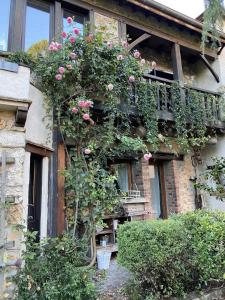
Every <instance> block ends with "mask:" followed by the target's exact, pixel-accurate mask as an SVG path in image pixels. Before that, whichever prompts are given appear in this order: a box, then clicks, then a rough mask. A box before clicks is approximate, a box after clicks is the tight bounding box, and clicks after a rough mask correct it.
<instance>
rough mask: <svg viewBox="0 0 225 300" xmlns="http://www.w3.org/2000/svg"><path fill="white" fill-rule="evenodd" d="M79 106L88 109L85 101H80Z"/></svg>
mask: <svg viewBox="0 0 225 300" xmlns="http://www.w3.org/2000/svg"><path fill="white" fill-rule="evenodd" d="M78 106H79V107H81V108H85V107H86V103H85V101H83V100H81V101H79V102H78Z"/></svg>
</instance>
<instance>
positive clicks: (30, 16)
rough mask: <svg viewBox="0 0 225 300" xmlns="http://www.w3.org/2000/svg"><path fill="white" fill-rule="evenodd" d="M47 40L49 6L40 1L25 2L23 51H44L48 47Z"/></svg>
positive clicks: (48, 35)
mask: <svg viewBox="0 0 225 300" xmlns="http://www.w3.org/2000/svg"><path fill="white" fill-rule="evenodd" d="M49 39H50V5H48V4H47V3H45V2H42V1H36V0H35V1H33V0H30V1H27V9H26V29H25V51H29V52H31V53H32V52H35V51H38V52H41V50H45V49H46V48H47V46H48V43H49ZM34 46H35V47H34ZM31 47H32V48H31ZM34 54H36V53H34Z"/></svg>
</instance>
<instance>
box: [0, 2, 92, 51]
mask: <svg viewBox="0 0 225 300" xmlns="http://www.w3.org/2000/svg"><path fill="white" fill-rule="evenodd" d="M28 2H31V3H32V2H33V3H34V5H35V6H37V8H38V5H39V4H40V3H41V5H40V7H41V6H42V5H49V6H50V24H49V42H50V41H51V40H52V39H54V38H57V39H58V40H59V39H61V37H60V34H61V32H62V30H63V14H64V10H67V11H69V12H71V13H72V14H73V13H74V15H81V16H83V17H84V25H86V24H87V22H88V21H89V20H90V15H91V10H90V9H88V8H86V7H82V6H80V5H79V6H78V5H76V3H74V4H71V3H69V2H62V1H61V0H48V1H45V0H11V4H10V16H9V29H8V45H7V49H8V50H7V52H15V51H25V33H26V11H27V4H28ZM42 7H43V6H42ZM0 52H5V51H0Z"/></svg>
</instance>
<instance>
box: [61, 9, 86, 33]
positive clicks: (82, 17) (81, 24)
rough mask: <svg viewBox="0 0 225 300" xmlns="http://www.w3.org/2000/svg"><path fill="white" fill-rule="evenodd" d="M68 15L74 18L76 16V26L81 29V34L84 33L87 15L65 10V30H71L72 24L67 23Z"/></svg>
mask: <svg viewBox="0 0 225 300" xmlns="http://www.w3.org/2000/svg"><path fill="white" fill-rule="evenodd" d="M68 17H71V18H73V17H74V26H75V27H76V28H77V29H79V31H80V34H81V35H83V33H84V23H85V15H82V14H79V15H78V14H76V13H73V12H72V11H69V10H64V11H63V31H65V32H67V33H68V32H70V31H71V26H70V25H69V24H68V23H67V21H66V19H67V18H68Z"/></svg>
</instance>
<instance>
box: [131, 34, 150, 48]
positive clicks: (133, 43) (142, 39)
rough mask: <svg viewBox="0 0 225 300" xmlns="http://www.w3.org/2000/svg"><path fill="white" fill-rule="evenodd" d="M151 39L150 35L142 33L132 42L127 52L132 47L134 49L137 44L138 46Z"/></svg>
mask: <svg viewBox="0 0 225 300" xmlns="http://www.w3.org/2000/svg"><path fill="white" fill-rule="evenodd" d="M150 37H151V35H150V34H148V33H144V34H142V35H141V36H139V38H137V39H136V40H135V41H133V42H132V43H131V44H130V45H129V46H128V47H127V49H128V51H130V50H132V49H133V48H134V47H136V46H137V45H138V44H140V43H141V42H143V41H145V40H147V39H149V38H150Z"/></svg>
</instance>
